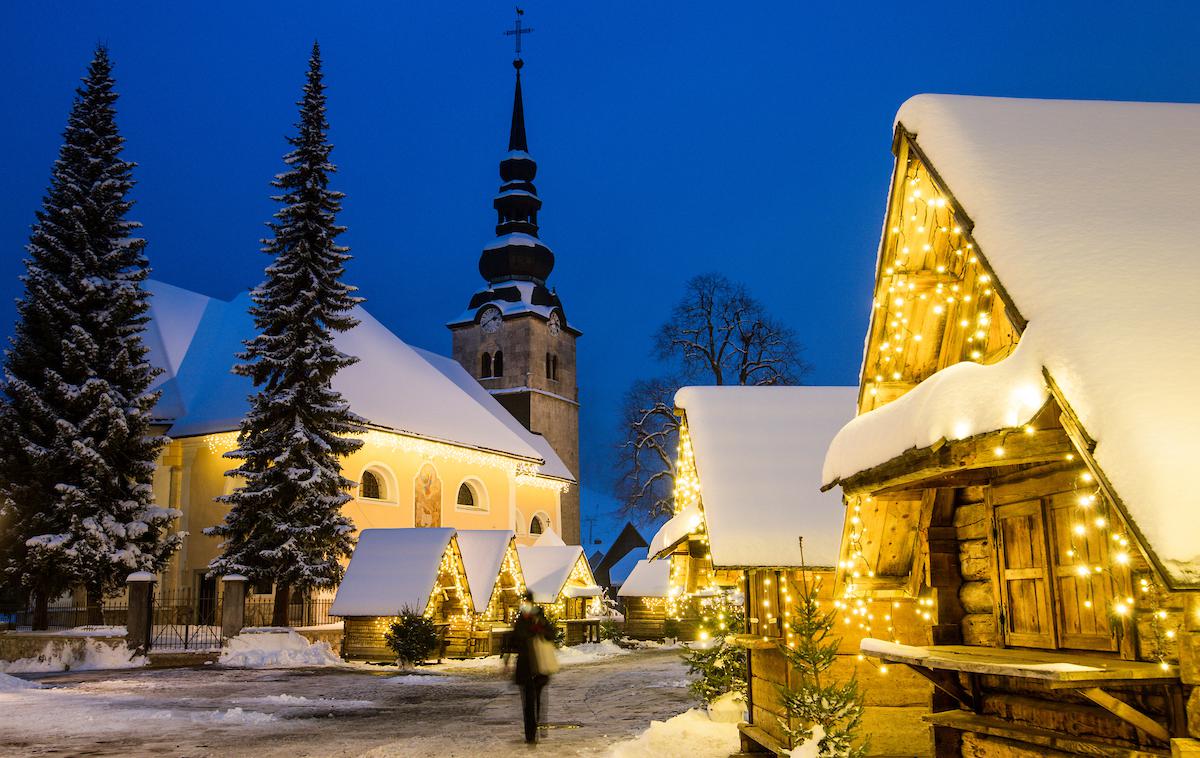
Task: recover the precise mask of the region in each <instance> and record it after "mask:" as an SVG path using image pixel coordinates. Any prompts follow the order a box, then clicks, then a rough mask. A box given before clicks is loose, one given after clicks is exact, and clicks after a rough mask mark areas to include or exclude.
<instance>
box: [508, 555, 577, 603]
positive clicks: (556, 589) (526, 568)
mask: <svg viewBox="0 0 1200 758" xmlns="http://www.w3.org/2000/svg"><path fill="white" fill-rule="evenodd" d="M582 557H583V548H582V547H580V546H579V545H553V546H538V545H532V546H528V547H525V546H521V547H518V548H517V559H518V560H519V561H521V573H523V574H524V575H525V586H526V588H528V589H529V592H530V593H532V594H533V602H535V603H553V602H554V601H556V600H558V596H559V594H560V593H561V592H562V589H563V585H564V584H566V583H567V579H568V578H569V577H570V576H571V569H573V568H575V564H576V563H577V562H578V561H579V560H580V559H581V558H582ZM583 563H584V565H587V561H584V562H583Z"/></svg>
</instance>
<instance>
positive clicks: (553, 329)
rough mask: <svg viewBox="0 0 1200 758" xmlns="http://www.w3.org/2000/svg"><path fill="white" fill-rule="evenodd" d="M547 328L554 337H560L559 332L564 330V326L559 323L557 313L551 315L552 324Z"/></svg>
mask: <svg viewBox="0 0 1200 758" xmlns="http://www.w3.org/2000/svg"><path fill="white" fill-rule="evenodd" d="M547 328H548V329H549V330H550V335H551V336H552V337H557V336H558V333H559V331H560V330H561V329H562V324H561V323H560V322H559V318H558V312H557V311H555V312H554V313H551V314H550V322H549V324H547Z"/></svg>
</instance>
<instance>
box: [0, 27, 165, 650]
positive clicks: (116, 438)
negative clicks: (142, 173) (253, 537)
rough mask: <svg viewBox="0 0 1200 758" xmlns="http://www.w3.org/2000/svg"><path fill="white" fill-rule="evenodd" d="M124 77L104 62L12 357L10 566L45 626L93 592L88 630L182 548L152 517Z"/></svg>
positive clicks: (29, 275)
mask: <svg viewBox="0 0 1200 758" xmlns="http://www.w3.org/2000/svg"><path fill="white" fill-rule="evenodd" d="M116 100H117V94H116V92H114V90H113V79H112V65H111V62H110V61H109V57H108V52H107V50H105V48H104V47H103V46H101V47H98V48H97V50H96V54H95V57H94V58H93V59H92V62H91V65H90V66H89V67H88V73H87V76H86V77H85V78H84V80H83V86H82V87H80V88H79V89H77V90H76V97H75V101H74V104H73V106H72V108H71V113H70V116H69V118H68V120H67V128H66V131H65V132H64V133H63V145H62V147H61V148H60V150H59V155H58V159H57V160H56V161H55V164H54V171H53V174H52V176H51V180H50V187H49V190H48V191H47V193H46V196H45V198H44V199H43V201H42V208H41V210H40V211H38V213H37V222H36V223H35V224H34V226H33V230H32V234H31V235H30V240H29V245H28V247H27V250H28V257H27V258H26V259H25V274H24V276H23V277H22V282H23V283H24V293H23V295H22V297H21V299H20V300H19V301H18V303H17V313H18V321H17V324H16V328H15V331H14V335H13V337H12V338H11V339H10V346H9V348H8V350H7V351H6V352H5V361H4V371H5V382H4V388H3V402H0V503H2V504H0V509H2V511H3V514H2V515H3V522H4V524H5V526H4V528H3V533H2V534H0V551H2V554H0V559H2V561H3V563H2V567H3V571H4V575H5V577H6V579H7V580H8V581H9V582H11V583H14V584H17V585H19V586H21V587H23V588H25V589H27V590H30V591H32V593H33V595H34V598H35V608H36V610H35V619H34V625H35V627H39V628H44V626H45V623H46V614H45V611H46V603H47V602H48V601H49V600H50V599H51V598H52V597H53V596H55V595H57V594H59V593H61V592H62V591H64V590H65V589H67V588H69V587H71V586H76V585H80V584H82V585H83V586H84V587H85V588H86V590H87V597H88V607H89V621H90V622H92V623H98V622H99V621H100V618H99V612H100V601H101V600H102V598H103V595H104V594H106V593H108V592H111V591H113V590H115V589H117V588H118V587H120V586H121V585H122V584H123V582H124V580H125V577H126V576H127V575H128V574H129V573H131V572H134V571H159V570H161V569H162V568H163V567H164V566H165V564H166V562H167V560H168V558H169V557H170V555H171V554H172V553H173V552H174V550H175V549H176V547H178V545H179V543H180V541H181V540H182V535H181V534H178V533H172V532H171V522H172V521H173V520H174V519H175V518H178V516H179V515H180V514H179V511H177V510H174V509H169V508H162V507H159V506H158V505H156V504H155V503H154V499H153V490H152V486H151V485H152V481H153V476H154V469H155V462H156V460H157V458H158V454H159V452H160V450H161V448H162V446H163V444H164V441H165V440H164V438H162V437H161V436H158V435H155V434H152V433H151V418H152V417H151V411H152V409H153V407H154V404H155V403H156V402H157V401H158V392H152V391H150V386H151V384H152V383H153V381H154V378H155V376H156V375H157V373H158V370H157V369H155V368H153V367H151V365H150V363H149V362H148V361H147V358H146V353H147V349H146V346H145V345H144V343H143V341H142V334H143V332H144V331H145V328H146V322H147V320H148V317H147V311H148V310H149V296H148V293H147V291H146V290H145V288H144V286H143V283H144V281H145V279H146V277H147V275H148V274H149V268H148V266H147V262H146V258H145V256H144V254H143V249H144V247H145V241H144V240H142V239H139V238H136V237H134V236H132V235H133V233H134V231H135V230H136V229H138V228H140V226H141V224H139V223H137V222H134V221H130V220H128V219H126V218H125V216H126V214H127V213H128V212H129V210H130V208H131V207H132V205H133V203H132V201H130V200H129V199H128V194H129V192H130V190H131V188H132V187H133V176H132V174H133V168H134V165H135V164H133V163H131V162H129V161H125V160H122V159H121V148H122V145H123V144H124V139H123V138H122V137H121V135H120V133H119V132H118V130H117V125H116V109H115V104H116Z"/></svg>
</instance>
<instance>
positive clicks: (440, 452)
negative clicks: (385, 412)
mask: <svg viewBox="0 0 1200 758" xmlns="http://www.w3.org/2000/svg"><path fill="white" fill-rule="evenodd" d="M362 439H363V441H364V443H365V444H367V445H369V446H371V447H376V448H379V449H382V450H388V451H392V452H400V453H412V454H415V455H416V456H418V457H420V458H422V459H432V460H441V461H453V462H455V463H463V464H467V465H469V466H482V467H487V468H495V469H500V470H502V471H505V472H507V473H508V474H509V475H510V476H512V477H513V478H514V479H515V481H516V483H517V484H518V485H522V486H527V487H536V488H540V489H546V490H552V491H557V492H566V491H568V490H569V489H570V487H571V485H570V484H569V483H568V482H564V481H562V480H560V479H553V478H550V477H545V476H542V475H541V466H540V465H539V464H537V463H535V462H533V461H524V460H520V459H517V458H510V457H508V456H504V455H498V454H496V453H490V452H487V451H483V450H475V449H473V448H469V447H460V446H458V445H451V444H448V443H445V442H436V441H434V440H427V439H422V438H420V437H411V436H409V435H406V434H396V433H394V432H385V431H382V430H378V429H372V430H370V431H368V432H367V433H366V434H365V435H363V438H362ZM204 443H205V445H206V446H207V447H208V450H209V452H210V453H212V454H213V455H224V454H225V453H227V452H229V451H231V450H234V449H236V448H237V443H238V434H237V432H222V433H219V434H209V435H205V437H204Z"/></svg>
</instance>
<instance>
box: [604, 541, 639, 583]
mask: <svg viewBox="0 0 1200 758" xmlns="http://www.w3.org/2000/svg"><path fill="white" fill-rule="evenodd" d="M642 555H644V553H643V552H642V551H641V550H637V549H634V550H630V551H629V552H628V553H626V554H625V555H623V556H621V559H620V560H619V561H617V562H616V563H614V564H613V565H611V566H609V568H608V584H609V586H610V587H620V586H621V585H622V584H623V583H624V582H625V580H626V579H628V578H629V575H630V574H631V573H633V569H634V568H635V567H636V566H637V564H638V562H639V561H644V560H645V558H642V557H641V556H642Z"/></svg>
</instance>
